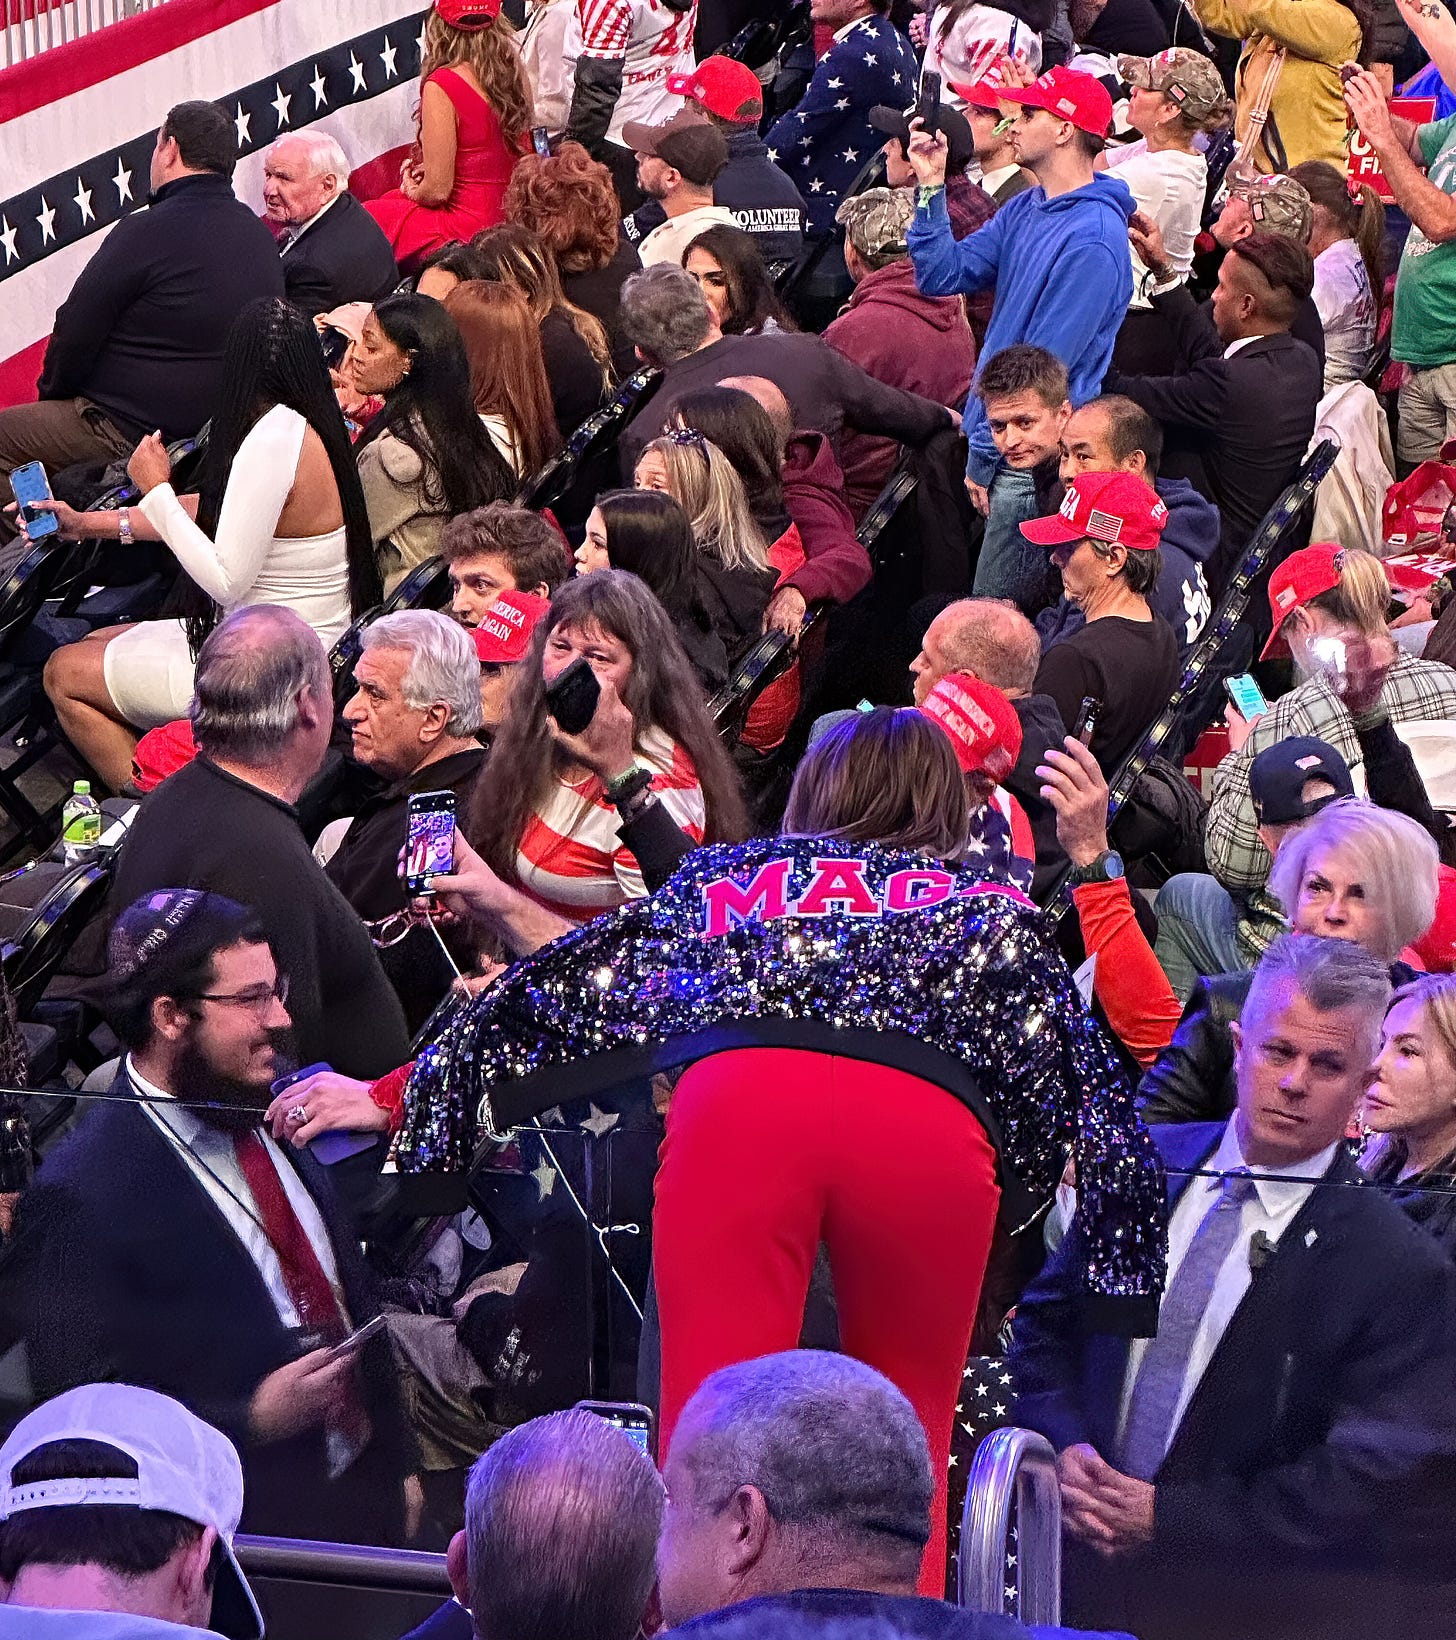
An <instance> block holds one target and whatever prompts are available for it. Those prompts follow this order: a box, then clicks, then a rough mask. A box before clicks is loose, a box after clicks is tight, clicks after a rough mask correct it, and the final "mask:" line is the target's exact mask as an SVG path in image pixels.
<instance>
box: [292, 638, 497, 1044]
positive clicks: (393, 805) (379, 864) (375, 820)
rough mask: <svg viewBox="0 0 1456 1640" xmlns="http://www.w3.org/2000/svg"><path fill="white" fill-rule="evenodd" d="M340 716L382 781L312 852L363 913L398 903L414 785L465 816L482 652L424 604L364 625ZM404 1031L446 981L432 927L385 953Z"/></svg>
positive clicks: (384, 911) (378, 913) (402, 900)
mask: <svg viewBox="0 0 1456 1640" xmlns="http://www.w3.org/2000/svg"><path fill="white" fill-rule="evenodd" d="M363 643H364V649H363V653H362V654H361V655H360V656H359V660H358V663H357V664H356V665H355V667H354V682H355V685H356V688H355V691H354V694H353V697H352V698H351V699H350V701H349V702H348V704H347V705H346V706H345V707H344V721H345V722H346V723H347V724H348V725H349V728H350V730H351V732H352V735H353V742H354V744H353V753H354V759H355V761H356V762H357V763H360V764H362V765H363V767H364V768H366V769H368V770H369V771H370V773H371V774H373V775H375V776H376V777H377V778H378V779H379V780H381V781H383V782H384V789H383V790H382V791H381V792H380V793H379V794H378V795H377V796H376V797H374V798H372V799H370V801H369V802H367V803H365V804H364V806H363V807H362V808H361V809H360V810H359V812H358V813H357V814H356V815H354V816H353V818H352V819H349V820H343V821H336V822H335V823H334V824H333V825H330V826H327V827H325V828H324V832H323V835H322V836H321V837H320V838H319V841H318V844H317V845H316V847H315V854H316V855H318V857H319V858H321V859H323V860H325V861H326V864H325V867H324V869H325V871H326V872H327V873H328V876H329V878H330V880H331V881H332V882H333V884H334V886H335V887H336V888H337V889H338V890H339V892H340V893H341V894H342V895H343V896H344V898H345V899H346V900H347V901H348V902H349V904H350V905H352V906H353V907H354V909H355V910H356V911H357V912H358V913H359V915H360V916H361V917H362V918H363V919H364V920H365V921H366V922H371V923H374V922H379V921H381V920H382V919H384V918H386V917H392V916H394V915H395V914H396V913H399V912H403V911H404V909H405V904H406V896H405V891H404V885H403V884H402V883H401V882H400V879H399V864H398V860H399V851H400V849H401V848H402V847H403V846H404V840H405V827H406V811H407V809H408V806H409V800H410V798H411V797H412V796H413V795H415V794H416V793H419V792H440V791H448V792H452V793H453V794H454V796H455V808H456V813H457V814H459V815H461V816H462V817H463V816H464V814H465V812H466V810H467V808H468V806H469V802H470V791H471V788H472V787H473V786H474V784H475V778H476V776H477V775H478V774H479V773H480V766H481V763H482V762H483V760H484V758H485V750H484V748H483V747H482V746H481V744H480V742H479V741H478V740H477V739H476V736H477V735H478V734H479V733H480V727H481V707H480V661H479V658H478V656H477V653H476V647H475V641H474V639H473V638H472V636H471V634H470V633H469V632H468V631H467V630H466V629H465V628H464V627H463V626H461V625H459V623H458V622H456V621H452V620H451V619H450V618H449V616H447V615H441V614H440V613H438V612H437V611H435V610H431V609H405V610H400V611H399V612H398V613H397V614H394V615H385V616H382V617H381V618H380V619H379V620H377V621H375V622H373V623H372V625H370V626H367V627H366V628H365V629H364V639H363ZM380 957H381V961H382V962H383V965H384V971H385V973H386V974H387V975H388V976H389V978H390V980H391V982H392V983H393V985H394V988H395V990H396V991H397V992H398V993H399V998H400V1001H401V1002H402V1003H403V1005H404V1011H405V1020H406V1022H407V1023H408V1025H409V1027H410V1029H411V1031H414V1030H417V1029H418V1028H419V1026H421V1025H422V1024H424V1022H425V1020H426V1019H427V1018H428V1017H429V1015H430V1013H431V1011H432V1010H433V1009H434V1007H435V1005H436V1003H438V1002H439V1000H440V998H441V996H443V995H444V993H445V991H446V990H447V989H448V988H449V984H450V979H451V974H450V970H449V968H448V966H447V965H446V963H445V958H444V954H443V953H442V952H441V950H440V947H439V945H438V944H437V943H436V941H435V937H434V935H433V934H432V933H431V932H430V931H429V929H427V928H420V927H416V928H414V929H413V930H412V931H411V932H410V933H408V934H407V935H406V936H405V937H404V939H403V940H401V941H400V942H399V943H398V944H394V945H386V946H384V947H383V949H382V950H381V953H380Z"/></svg>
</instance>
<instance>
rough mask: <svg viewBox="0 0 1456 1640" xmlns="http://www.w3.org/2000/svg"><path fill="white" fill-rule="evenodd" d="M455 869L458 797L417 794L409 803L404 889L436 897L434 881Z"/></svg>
mask: <svg viewBox="0 0 1456 1640" xmlns="http://www.w3.org/2000/svg"><path fill="white" fill-rule="evenodd" d="M454 869H455V793H454V792H416V793H415V794H414V795H413V796H412V797H411V798H410V800H409V805H408V820H407V822H406V830H405V838H404V886H405V888H406V889H407V890H408V892H409V893H410V894H413V895H420V894H433V893H434V890H433V889H432V888H431V887H430V879H431V878H432V877H445V876H448V875H449V873H450V872H452V871H453V870H454Z"/></svg>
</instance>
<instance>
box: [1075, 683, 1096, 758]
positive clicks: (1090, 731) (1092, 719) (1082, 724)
mask: <svg viewBox="0 0 1456 1640" xmlns="http://www.w3.org/2000/svg"><path fill="white" fill-rule="evenodd" d="M1101 716H1102V702H1101V701H1100V700H1098V698H1097V696H1096V695H1083V696H1082V710H1081V711H1080V712H1078V713H1077V727H1076V728H1075V729H1073V731H1072V734H1073V736H1074V738H1075V739H1077V740H1080V741H1081V742H1082V744H1083V745H1084V746H1090V745H1091V744H1092V737H1093V735H1095V734H1096V733H1097V720H1098V719H1099V718H1100V717H1101Z"/></svg>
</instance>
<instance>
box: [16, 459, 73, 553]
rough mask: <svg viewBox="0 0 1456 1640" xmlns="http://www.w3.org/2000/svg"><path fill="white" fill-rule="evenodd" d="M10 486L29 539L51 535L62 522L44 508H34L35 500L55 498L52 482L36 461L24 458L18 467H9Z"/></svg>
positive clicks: (38, 538) (21, 522)
mask: <svg viewBox="0 0 1456 1640" xmlns="http://www.w3.org/2000/svg"><path fill="white" fill-rule="evenodd" d="M10 488H11V490H12V492H13V493H14V495H15V500H16V502H17V504H18V505H19V508H20V514H19V516H20V524H21V528H22V529H24V531H25V536H26V539H27V540H28V541H41V540H44V539H45V537H46V536H48V535H54V534H55V533H56V531H57V530H59V529H60V527H61V521H60V519H59V518H57V517H56V515H55V514H54V513H53V512H50V511H48V510H47V509H45V508H37V506H36V502H38V501H54V500H55V497H54V496H53V495H52V494H51V481H50V479H49V478H47V477H46V470H45V468H44V467H43V466H42V465H41V464H40V462H38V461H27V462H25V463H24V464H23V465H21V466H19V467H15V468H12V470H11V473H10Z"/></svg>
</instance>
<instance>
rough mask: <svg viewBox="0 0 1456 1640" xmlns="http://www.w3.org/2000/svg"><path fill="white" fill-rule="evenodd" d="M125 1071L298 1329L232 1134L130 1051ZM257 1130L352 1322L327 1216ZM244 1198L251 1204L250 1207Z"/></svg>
mask: <svg viewBox="0 0 1456 1640" xmlns="http://www.w3.org/2000/svg"><path fill="white" fill-rule="evenodd" d="M126 1070H127V1075H128V1076H130V1078H131V1080H132V1083H133V1084H134V1086H135V1087H136V1089H137V1091H138V1092H139V1093H140V1094H141V1095H142V1109H143V1110H145V1111H146V1113H147V1115H148V1116H149V1117H151V1119H152V1121H154V1122H155V1123H156V1124H157V1126H158V1127H159V1128H160V1129H161V1130H162V1137H163V1138H164V1139H166V1140H167V1142H168V1143H169V1144H170V1145H171V1147H172V1149H173V1150H174V1151H176V1152H177V1154H178V1157H179V1159H180V1160H183V1161H185V1163H186V1165H187V1167H188V1169H189V1170H190V1172H191V1173H192V1176H193V1177H194V1178H195V1179H196V1180H197V1182H198V1184H200V1185H201V1186H202V1188H203V1189H204V1190H205V1191H206V1192H207V1194H208V1196H209V1197H210V1198H211V1200H212V1203H213V1205H214V1206H215V1207H216V1208H217V1210H218V1211H219V1212H220V1213H221V1214H222V1216H223V1218H225V1219H226V1220H227V1222H228V1226H229V1227H230V1228H231V1230H232V1231H233V1233H234V1234H235V1235H236V1236H237V1238H238V1240H239V1241H240V1242H242V1244H243V1249H244V1251H245V1252H246V1253H247V1255H248V1257H249V1258H250V1259H252V1261H253V1263H254V1264H255V1265H256V1266H257V1267H258V1274H259V1276H261V1277H262V1281H263V1285H264V1286H265V1287H266V1288H267V1289H268V1297H269V1298H270V1299H272V1301H273V1307H274V1309H276V1310H277V1311H278V1319H279V1320H280V1321H281V1322H282V1323H283V1325H284V1326H285V1327H289V1328H292V1329H297V1328H298V1327H299V1326H300V1325H301V1324H302V1323H301V1320H300V1317H299V1314H298V1309H297V1306H296V1305H295V1304H294V1302H293V1300H292V1298H291V1297H290V1296H289V1293H288V1284H287V1283H286V1282H285V1281H284V1279H283V1267H282V1265H281V1264H280V1263H279V1261H278V1254H277V1252H276V1251H275V1249H274V1247H273V1243H272V1242H271V1241H269V1240H268V1237H267V1236H266V1235H265V1234H264V1231H263V1226H262V1225H261V1224H260V1223H259V1222H258V1220H257V1219H256V1218H255V1217H254V1216H253V1214H254V1213H255V1212H256V1211H257V1207H256V1204H255V1203H254V1201H253V1193H252V1191H251V1190H250V1189H249V1188H248V1181H247V1180H246V1179H245V1178H244V1177H243V1170H242V1168H241V1167H239V1166H238V1157H237V1151H236V1150H235V1149H234V1147H233V1141H232V1136H231V1134H227V1133H221V1132H219V1131H218V1130H217V1129H216V1128H211V1127H209V1126H208V1125H207V1123H206V1122H203V1121H201V1120H200V1119H199V1118H198V1117H197V1115H196V1114H195V1113H194V1112H192V1111H190V1110H188V1109H187V1107H186V1106H185V1105H180V1104H178V1102H177V1100H176V1099H175V1098H174V1097H173V1096H172V1095H171V1094H170V1093H167V1092H165V1091H164V1090H163V1089H161V1088H159V1087H157V1086H156V1085H155V1084H153V1083H151V1082H149V1081H147V1079H146V1077H144V1076H143V1075H142V1074H141V1072H140V1071H138V1070H137V1068H136V1065H135V1063H134V1062H133V1060H132V1058H131V1056H130V1055H128V1056H127V1061H126ZM259 1133H260V1137H261V1138H262V1141H263V1149H264V1151H265V1152H266V1154H267V1156H268V1160H269V1161H270V1162H272V1164H273V1166H274V1168H275V1169H276V1170H277V1173H278V1178H279V1180H280V1182H281V1183H282V1185H283V1193H284V1195H286V1196H287V1197H288V1203H289V1206H290V1207H292V1209H293V1211H294V1212H295V1213H296V1214H297V1215H298V1221H299V1223H300V1224H301V1225H302V1226H303V1230H304V1234H305V1235H306V1236H307V1237H308V1239H309V1243H310V1245H311V1246H312V1247H313V1250H314V1252H315V1253H316V1254H317V1255H318V1261H319V1263H320V1264H321V1265H322V1266H323V1272H324V1274H325V1275H326V1276H327V1277H328V1280H329V1286H330V1287H332V1288H333V1292H334V1297H335V1298H336V1299H337V1300H338V1304H339V1310H340V1312H341V1314H342V1315H343V1317H344V1324H345V1325H346V1326H352V1322H350V1320H349V1311H348V1306H347V1305H346V1304H345V1303H344V1289H343V1287H342V1286H341V1285H340V1283H339V1266H338V1260H337V1259H335V1257H334V1249H333V1244H332V1243H331V1242H330V1240H329V1233H328V1229H327V1227H326V1226H325V1224H324V1220H323V1215H322V1214H321V1213H320V1212H319V1210H318V1204H317V1203H316V1202H315V1201H314V1199H313V1197H312V1196H310V1195H309V1193H308V1191H307V1190H306V1189H305V1188H304V1185H303V1180H302V1179H300V1178H299V1176H298V1174H297V1172H296V1171H295V1170H294V1169H293V1167H292V1166H291V1165H290V1164H289V1163H288V1161H287V1160H285V1158H284V1157H283V1156H282V1154H281V1153H280V1152H279V1149H278V1146H277V1145H276V1144H274V1142H273V1140H272V1139H271V1138H269V1136H268V1134H267V1132H266V1130H263V1129H260V1130H259ZM244 1203H246V1204H247V1206H246V1207H245V1206H244V1205H243V1204H244Z"/></svg>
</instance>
